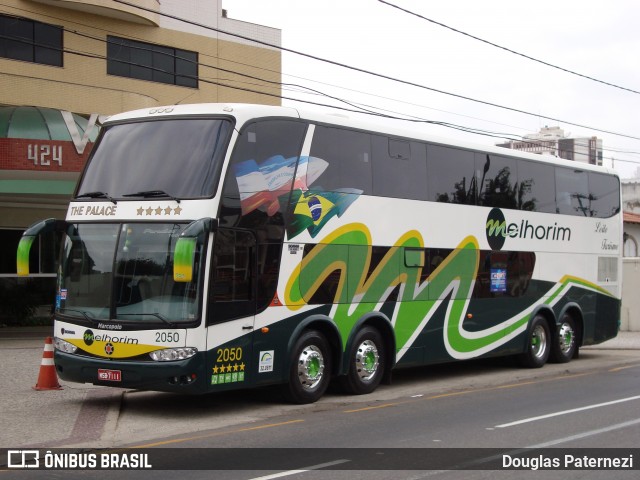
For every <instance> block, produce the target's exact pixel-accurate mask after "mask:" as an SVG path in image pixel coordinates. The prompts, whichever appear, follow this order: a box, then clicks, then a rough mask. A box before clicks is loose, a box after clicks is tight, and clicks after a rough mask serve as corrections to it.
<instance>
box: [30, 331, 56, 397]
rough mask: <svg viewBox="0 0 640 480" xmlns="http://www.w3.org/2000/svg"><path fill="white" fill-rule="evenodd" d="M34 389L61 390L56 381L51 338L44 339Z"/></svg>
mask: <svg viewBox="0 0 640 480" xmlns="http://www.w3.org/2000/svg"><path fill="white" fill-rule="evenodd" d="M33 389H34V390H62V387H61V386H60V384H59V383H58V375H56V367H55V365H54V364H53V338H51V337H47V338H46V339H45V341H44V352H42V362H40V374H39V375H38V383H36V385H35V387H33Z"/></svg>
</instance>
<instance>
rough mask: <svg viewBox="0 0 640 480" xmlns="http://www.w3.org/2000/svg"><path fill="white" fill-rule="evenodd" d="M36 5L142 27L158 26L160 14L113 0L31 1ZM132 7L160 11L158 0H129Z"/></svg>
mask: <svg viewBox="0 0 640 480" xmlns="http://www.w3.org/2000/svg"><path fill="white" fill-rule="evenodd" d="M31 1H32V2H36V3H43V4H45V5H50V6H52V7H58V8H68V9H71V10H78V11H81V12H85V13H90V14H93V15H100V16H103V17H111V18H117V19H119V20H124V21H127V22H133V23H139V24H142V25H153V26H156V27H157V26H158V14H156V13H152V12H149V11H147V10H141V9H139V8H136V7H133V6H130V5H126V4H124V3H118V2H114V1H113V0H31ZM127 2H128V3H131V4H132V5H138V6H140V7H142V8H145V9H148V10H153V11H158V10H159V9H160V5H159V1H158V0H127Z"/></svg>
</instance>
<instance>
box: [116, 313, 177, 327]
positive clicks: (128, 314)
mask: <svg viewBox="0 0 640 480" xmlns="http://www.w3.org/2000/svg"><path fill="white" fill-rule="evenodd" d="M143 315H151V316H152V317H156V318H157V319H159V320H162V321H163V322H164V323H166V324H167V325H169V326H170V327H171V328H176V324H175V323H174V322H171V321H169V320H167V319H166V318H164V317H163V316H162V315H160V314H159V313H157V312H156V313H120V314H118V316H119V317H141V316H143ZM120 320H121V321H122V319H120Z"/></svg>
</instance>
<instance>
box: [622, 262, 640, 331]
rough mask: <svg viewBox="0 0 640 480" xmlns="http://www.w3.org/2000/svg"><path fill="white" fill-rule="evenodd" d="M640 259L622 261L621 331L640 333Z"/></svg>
mask: <svg viewBox="0 0 640 480" xmlns="http://www.w3.org/2000/svg"><path fill="white" fill-rule="evenodd" d="M638 292H640V258H638V257H635V258H625V259H623V260H622V326H621V330H623V331H631V332H640V295H638Z"/></svg>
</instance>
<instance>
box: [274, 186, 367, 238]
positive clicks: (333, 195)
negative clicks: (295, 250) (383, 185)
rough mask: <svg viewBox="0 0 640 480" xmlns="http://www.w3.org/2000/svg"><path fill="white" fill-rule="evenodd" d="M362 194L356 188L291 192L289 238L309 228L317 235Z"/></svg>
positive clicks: (313, 234)
mask: <svg viewBox="0 0 640 480" xmlns="http://www.w3.org/2000/svg"><path fill="white" fill-rule="evenodd" d="M361 194H362V190H358V189H356V188H340V189H337V190H334V191H331V192H325V191H324V190H319V189H313V190H308V191H306V192H303V191H302V190H299V189H297V190H294V191H292V192H291V205H292V211H293V212H292V216H291V218H290V219H289V222H287V235H288V237H289V239H291V238H293V237H295V236H297V235H299V234H300V233H301V232H303V231H304V230H307V231H308V232H309V234H310V235H311V237H312V238H313V237H315V236H316V235H317V234H318V233H319V232H320V230H322V227H324V225H325V224H326V223H327V222H328V221H329V220H331V219H332V218H333V217H334V216H336V215H337V216H338V217H340V216H342V214H343V213H344V212H345V211H346V210H347V208H349V206H350V205H351V204H352V203H353V202H354V201H355V200H356V199H357V198H358V197H359V196H360V195H361Z"/></svg>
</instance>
